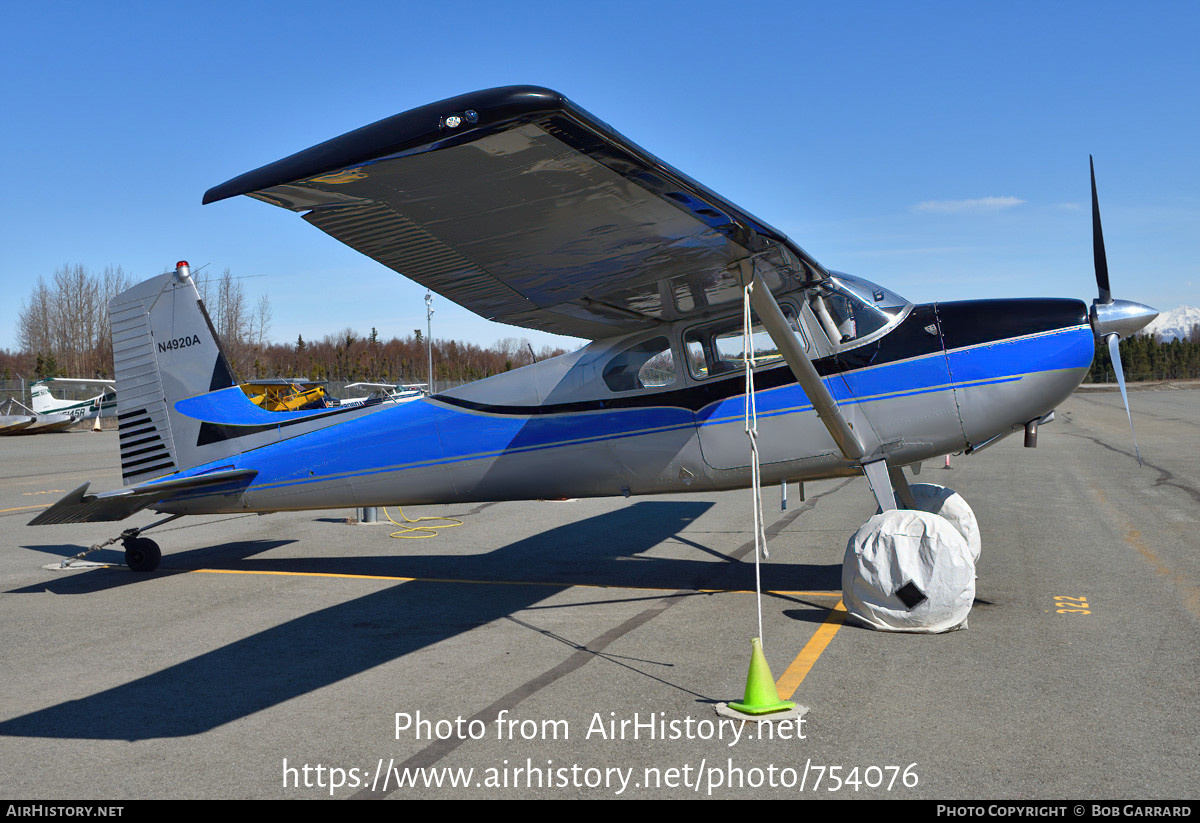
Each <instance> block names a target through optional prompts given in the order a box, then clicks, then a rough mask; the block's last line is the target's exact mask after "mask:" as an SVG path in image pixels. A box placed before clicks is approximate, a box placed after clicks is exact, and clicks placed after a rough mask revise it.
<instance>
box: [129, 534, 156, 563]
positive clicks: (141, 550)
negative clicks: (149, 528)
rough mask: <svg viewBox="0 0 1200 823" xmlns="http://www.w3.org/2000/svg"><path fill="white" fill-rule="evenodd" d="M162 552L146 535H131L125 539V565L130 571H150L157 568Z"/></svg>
mask: <svg viewBox="0 0 1200 823" xmlns="http://www.w3.org/2000/svg"><path fill="white" fill-rule="evenodd" d="M160 560H162V552H161V551H160V550H159V548H158V544H157V543H155V542H154V541H153V540H151V539H150V538H148V537H131V538H129V539H128V540H126V541H125V565H126V566H128V567H129V569H130V571H135V572H152V571H154V570H155V569H157V568H158V561H160Z"/></svg>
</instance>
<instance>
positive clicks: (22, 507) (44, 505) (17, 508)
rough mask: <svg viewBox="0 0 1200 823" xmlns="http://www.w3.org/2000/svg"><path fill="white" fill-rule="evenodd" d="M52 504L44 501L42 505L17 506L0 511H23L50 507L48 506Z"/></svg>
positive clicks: (0, 511) (0, 510)
mask: <svg viewBox="0 0 1200 823" xmlns="http://www.w3.org/2000/svg"><path fill="white" fill-rule="evenodd" d="M50 505H51V504H49V503H43V504H41V505H40V506H17V507H16V508H15V509H0V513H3V512H19V511H21V510H22V509H48V508H50Z"/></svg>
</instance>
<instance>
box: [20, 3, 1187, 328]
mask: <svg viewBox="0 0 1200 823" xmlns="http://www.w3.org/2000/svg"><path fill="white" fill-rule="evenodd" d="M1197 34H1200V3H1195V2H1168V3H1161V2H1160V3H1155V2H1149V3H1141V4H1137V5H1136V6H1135V5H1134V4H1132V3H1104V2H1091V3H1076V2H1060V3H1044V2H1039V3H1022V2H1004V3H983V2H920V1H919V0H917V1H916V2H912V1H910V2H903V3H901V2H887V3H885V2H873V3H856V2H843V3H837V4H830V3H810V2H792V3H774V2H761V3H755V2H745V3H741V4H736V3H728V2H723V3H716V2H688V3H674V2H661V3H659V2H652V1H651V0H644V1H643V2H624V1H623V0H610V1H609V2H605V3H603V4H582V3H568V2H544V3H543V2H504V3H479V2H440V3H434V4H430V3H408V2H387V3H385V2H355V1H354V0H344V1H343V2H339V3H329V2H321V3H309V2H288V3H254V2H238V3H226V2H206V3H203V4H200V3H197V4H188V5H184V4H174V3H161V2H155V3H135V2H118V3H104V4H101V3H40V4H36V3H29V4H15V3H14V4H9V5H7V6H6V9H5V24H4V26H3V28H2V29H0V76H2V77H3V78H4V80H3V81H2V85H0V104H2V106H3V108H2V111H3V121H2V122H3V128H2V129H0V148H2V149H3V154H4V156H5V157H7V158H8V163H9V168H10V172H9V177H8V183H7V185H6V186H5V187H4V196H3V197H2V198H0V209H2V210H3V213H2V214H0V287H2V289H3V291H2V292H0V293H2V294H3V295H4V297H3V299H0V347H3V348H15V346H16V343H17V341H16V333H15V319H16V315H17V311H18V309H19V306H20V303H21V301H22V300H23V299H24V298H25V297H26V295H28V293H29V291H30V288H31V286H32V284H33V283H34V282H35V281H36V279H37V277H38V276H45V277H47V278H48V277H50V276H51V275H52V274H53V272H54V270H55V269H56V268H58V267H60V266H62V265H64V264H70V265H74V264H83V265H85V266H87V267H89V268H90V269H93V270H97V271H100V270H103V268H104V267H105V266H107V265H120V266H122V267H123V268H124V269H125V270H126V271H127V272H129V273H131V274H132V275H133V276H134V277H135V278H137V279H143V278H145V277H149V276H151V275H154V274H157V273H159V272H161V271H164V270H165V269H166V268H167V267H169V266H171V265H172V264H173V263H174V262H175V261H176V260H178V259H185V258H186V259H188V260H190V261H191V262H192V264H193V267H198V266H201V265H204V264H207V265H208V266H209V267H210V270H214V271H216V272H220V271H222V270H224V268H226V267H229V268H230V269H231V270H232V272H233V273H234V274H235V275H239V276H250V275H267V276H266V277H257V276H256V277H254V278H253V279H247V280H245V281H244V284H245V287H246V289H247V292H248V293H249V294H250V296H251V297H256V296H257V295H258V294H260V293H263V292H265V293H267V294H268V295H269V296H270V299H271V302H272V305H273V309H274V321H273V326H272V330H271V337H272V338H273V339H276V340H280V341H294V340H295V338H296V335H297V334H303V335H304V337H305V338H306V339H316V338H320V337H322V336H323V335H325V334H330V333H337V332H339V331H340V330H342V329H345V328H347V327H352V328H354V329H356V330H357V331H359V332H361V333H366V332H369V330H370V328H371V327H372V326H374V327H376V328H378V329H379V331H380V333H381V335H383V336H385V337H390V336H392V335H404V334H408V333H411V331H412V330H413V329H414V328H418V327H421V328H423V327H424V325H425V312H424V301H423V295H424V290H423V289H421V288H419V287H418V286H416V285H415V284H412V283H409V282H408V281H406V280H404V279H403V278H402V277H399V276H398V275H396V274H394V273H393V272H391V271H389V270H388V269H385V268H384V267H382V266H380V265H379V264H377V263H374V262H373V261H371V260H369V259H367V258H365V257H362V256H361V255H359V254H358V253H356V252H354V251H352V250H350V249H348V248H346V247H344V246H342V245H341V244H339V243H338V242H337V241H335V240H333V239H332V238H330V237H327V236H326V235H324V234H323V233H321V232H319V231H317V230H316V229H313V228H312V227H310V226H308V225H307V224H305V223H304V222H303V221H302V220H300V219H299V218H298V217H297V216H296V215H293V214H290V213H288V212H286V211H284V210H281V209H276V208H273V207H271V206H268V205H266V204H263V203H259V202H257V201H253V200H250V199H248V198H238V199H236V200H233V201H223V202H221V203H217V204H214V205H210V206H204V207H201V205H200V198H201V196H202V195H203V193H204V192H205V190H207V189H208V188H209V187H211V186H213V185H216V184H217V183H221V182H223V181H225V180H227V179H229V178H231V177H234V176H236V175H238V174H240V173H242V172H245V171H248V170H250V169H253V168H257V167H258V166H261V165H263V164H265V163H268V162H271V161H273V160H277V159H279V158H281V157H284V156H285V155H288V154H291V153H293V152H295V151H298V150H300V149H303V148H306V147H308V146H310V145H313V144H315V143H317V142H320V141H322V140H325V139H328V138H330V137H333V136H336V135H338V134H342V133H344V132H346V131H349V130H351V129H354V128H357V127H358V126H361V125H365V124H367V123H370V122H373V121H375V120H378V119H380V118H383V117H387V116H389V115H392V114H395V113H397V112H400V111H404V110H407V109H409V108H413V107H415V106H419V105H422V104H424V103H428V102H432V101H435V100H439V99H442V98H444V97H449V96H452V95H455V94H460V93H462V92H466V91H471V90H475V89H482V88H490V87H493V86H501V85H509V84H519V83H529V84H536V85H542V86H549V87H550V88H554V89H556V90H558V91H561V92H563V93H564V94H566V95H567V96H568V97H570V98H571V99H573V100H574V101H575V102H576V103H578V104H579V105H581V106H582V107H584V108H585V109H588V110H589V111H591V112H592V113H593V114H595V115H596V116H598V117H600V118H601V119H603V120H605V121H606V122H608V123H609V124H611V125H612V126H613V127H615V128H616V129H617V130H618V131H620V132H622V133H623V134H625V135H626V136H628V137H629V138H631V139H632V140H634V141H635V142H637V143H639V144H640V145H642V146H643V147H644V148H646V149H648V150H649V151H651V152H652V153H654V154H656V155H658V156H659V157H661V158H662V159H663V160H665V161H666V162H668V163H670V164H672V165H674V166H675V167H677V168H678V169H680V170H681V171H683V172H685V173H686V174H689V175H690V176H692V177H694V178H695V179H697V180H699V181H700V182H702V183H704V184H706V185H707V186H709V187H710V188H712V189H714V190H715V191H717V192H719V193H720V194H722V195H724V196H725V197H726V198H728V199H730V200H732V201H733V202H735V203H737V204H739V205H741V206H743V207H744V208H746V209H748V210H750V211H751V212H753V213H754V214H756V215H757V216H759V217H760V218H762V219H763V220H765V221H766V222H768V223H770V224H772V225H774V226H775V227H777V228H779V229H781V230H783V231H784V232H786V233H787V234H788V235H789V236H791V237H792V239H793V240H795V241H796V242H797V243H799V244H800V245H801V246H803V247H804V248H805V249H806V250H808V251H809V252H810V253H812V254H813V256H815V257H816V258H817V259H818V260H820V261H821V262H822V263H823V264H825V265H826V266H828V267H830V268H833V269H838V270H843V271H848V272H852V273H855V274H860V275H862V276H864V277H867V278H869V279H872V280H876V281H878V282H880V283H882V284H884V285H886V286H888V287H889V288H891V289H893V290H894V291H897V292H899V293H900V294H903V295H904V296H906V297H908V298H909V299H912V300H917V301H932V300H949V299H968V298H985V297H1005V296H1043V295H1045V296H1052V295H1053V296H1074V297H1080V298H1083V299H1086V300H1089V301H1090V300H1091V299H1092V298H1093V297H1094V296H1095V282H1094V279H1093V274H1092V259H1091V236H1090V232H1091V227H1090V216H1089V210H1088V178H1087V157H1088V154H1089V153H1091V154H1094V155H1095V156H1096V164H1097V178H1098V185H1099V189H1100V197H1101V206H1102V210H1103V217H1104V228H1105V239H1106V241H1107V245H1108V259H1109V265H1110V269H1111V271H1112V279H1113V288H1114V292H1115V294H1116V296H1118V297H1124V298H1127V299H1133V300H1138V301H1141V302H1145V303H1148V304H1150V305H1153V306H1156V307H1157V308H1159V309H1162V310H1166V309H1170V308H1173V307H1175V306H1178V305H1180V304H1185V303H1186V304H1190V305H1200V262H1198V261H1200V242H1198V241H1197V236H1198V234H1200V233H1198V232H1197V228H1200V188H1198V186H1197V183H1198V182H1200V160H1198V159H1197V144H1198V137H1200V122H1198V121H1200V105H1197V101H1198V100H1200V94H1198V92H1197V89H1198V88H1200V82H1198V81H1200V56H1198V55H1200V50H1197V48H1196V47H1195V40H1196V36H1197ZM435 310H436V311H437V314H436V315H435V316H434V335H435V336H436V337H453V338H457V339H465V340H470V341H472V342H476V343H481V344H490V343H491V342H493V341H495V340H496V339H498V338H500V337H505V336H509V335H515V336H528V337H530V338H531V339H532V340H533V341H534V343H535V345H540V343H542V342H544V341H545V340H547V339H548V338H545V337H543V336H540V335H535V334H533V333H528V332H524V331H520V330H514V329H512V328H510V327H504V326H496V325H494V324H487V323H485V322H483V321H479V320H476V319H475V318H474V317H473V316H472V315H470V314H469V313H467V312H465V311H464V310H462V309H459V308H458V307H456V306H454V305H453V304H450V303H449V302H448V301H446V300H442V299H436V300H435Z"/></svg>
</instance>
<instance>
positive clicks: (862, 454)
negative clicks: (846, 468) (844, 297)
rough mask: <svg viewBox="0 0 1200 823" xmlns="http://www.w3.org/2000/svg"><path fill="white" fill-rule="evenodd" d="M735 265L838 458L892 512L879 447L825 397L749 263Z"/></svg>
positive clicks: (818, 379) (893, 501) (818, 378)
mask: <svg viewBox="0 0 1200 823" xmlns="http://www.w3.org/2000/svg"><path fill="white" fill-rule="evenodd" d="M738 265H739V266H740V271H741V277H742V282H743V283H746V282H752V283H753V287H752V288H751V289H750V305H751V306H752V307H753V308H754V313H755V314H757V315H758V319H759V320H760V321H761V322H762V324H763V328H765V329H766V330H767V334H769V335H770V336H771V340H772V342H774V343H775V345H776V346H778V347H779V353H780V354H782V355H783V359H784V362H786V363H787V364H788V368H790V369H791V370H792V374H793V375H795V377H796V382H797V383H799V384H800V388H802V389H803V390H804V393H805V394H806V395H807V396H808V400H809V402H810V403H812V404H813V409H814V410H815V411H816V413H817V416H818V417H819V418H821V422H822V423H824V424H825V428H826V429H828V430H829V434H830V436H831V437H833V441H834V442H835V443H837V447H838V448H839V449H840V450H841V452H842V455H843V456H844V457H845V458H846V459H847V460H852V461H854V462H855V463H858V464H859V465H861V466H862V469H863V474H865V475H866V476H867V481H868V482H869V483H870V485H871V491H872V492H873V493H874V494H875V499H876V501H877V502H878V503H879V508H880V509H882V510H883V511H887V510H889V509H894V508H896V498H895V495H894V494H893V491H892V482H891V479H890V478H889V476H888V467H887V463H886V461H885V460H884V458H882V457H880V456H878V454H879V444H878V443H874V442H864V437H862V436H860V434H859V433H858V432H857V431H855V430H854V428H853V427H852V426H851V425H850V423H849V421H847V420H846V418H845V417H844V416H843V415H842V410H841V409H839V408H838V404H837V401H836V400H834V399H833V395H832V394H830V393H829V389H828V388H827V387H826V386H825V383H824V381H822V380H821V376H820V375H819V374H817V370H816V368H815V367H814V366H813V364H812V361H811V360H809V359H808V356H807V355H805V353H804V349H803V348H801V346H800V343H799V342H798V341H797V339H796V336H795V335H794V334H792V330H791V328H790V327H789V326H788V322H787V319H786V318H784V316H783V310H782V309H780V308H779V304H778V303H776V302H775V297H774V295H772V294H771V290H770V289H769V288H767V285H766V283H764V282H763V279H762V277H761V276H759V275H758V274H757V273H756V272H755V271H754V262H753V260H751V259H750V258H742V259H741V260H739V261H738ZM867 439H869V440H872V441H873V440H874V433H869V434H868V435H867Z"/></svg>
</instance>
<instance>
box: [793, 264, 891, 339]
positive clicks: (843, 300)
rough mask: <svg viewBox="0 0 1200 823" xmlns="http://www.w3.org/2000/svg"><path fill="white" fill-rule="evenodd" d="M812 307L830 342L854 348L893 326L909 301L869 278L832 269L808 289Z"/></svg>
mask: <svg viewBox="0 0 1200 823" xmlns="http://www.w3.org/2000/svg"><path fill="white" fill-rule="evenodd" d="M808 301H809V306H810V307H811V308H812V312H813V314H814V315H815V316H816V318H817V320H818V322H820V324H821V328H822V329H824V330H825V334H826V335H827V336H828V337H829V340H830V342H832V343H833V344H834V345H835V346H837V347H838V348H840V349H846V348H852V347H854V346H857V345H860V344H862V343H865V342H867V341H868V340H869V339H871V338H873V337H876V336H878V335H879V334H881V333H882V332H883V331H884V330H885V329H887V328H889V327H891V326H892V325H894V324H895V323H896V322H897V321H898V320H899V319H900V318H901V317H902V316H903V315H904V313H905V310H906V309H907V308H908V305H909V304H908V301H907V300H905V299H904V298H903V297H900V296H899V295H898V294H896V293H894V292H891V291H888V290H887V289H885V288H883V287H882V286H877V285H875V284H874V283H872V282H870V281H869V280H863V279H862V278H860V277H853V276H851V275H849V274H842V273H840V272H831V273H830V277H829V279H828V280H825V281H824V282H822V283H820V284H819V285H817V286H815V287H814V288H813V289H812V290H811V291H810V292H809V297H808Z"/></svg>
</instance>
